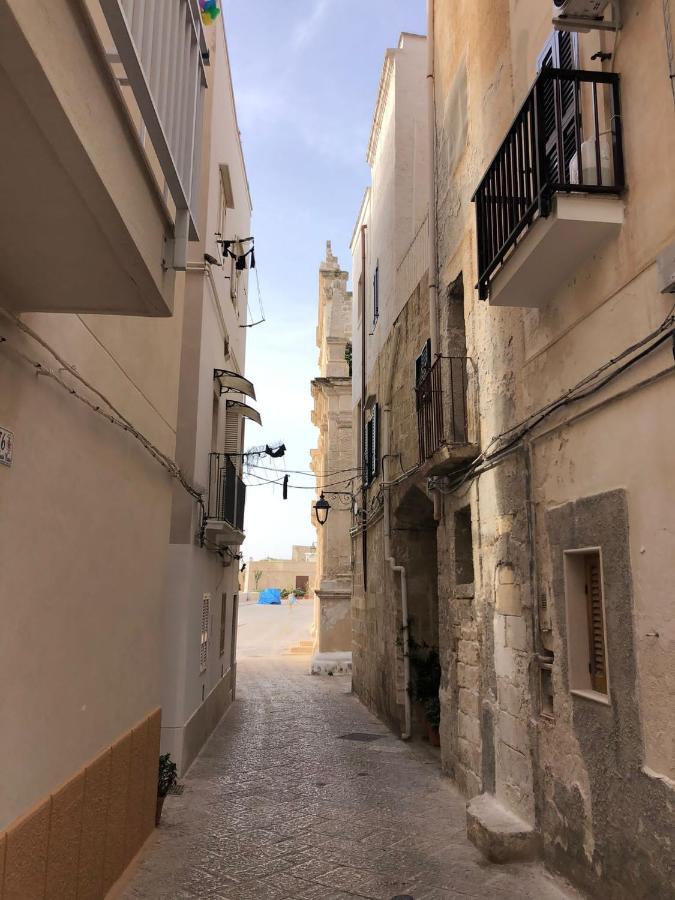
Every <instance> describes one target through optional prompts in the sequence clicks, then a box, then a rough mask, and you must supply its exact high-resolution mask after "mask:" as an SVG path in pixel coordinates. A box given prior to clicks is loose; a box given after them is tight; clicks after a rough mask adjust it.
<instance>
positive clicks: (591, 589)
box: [565, 548, 608, 697]
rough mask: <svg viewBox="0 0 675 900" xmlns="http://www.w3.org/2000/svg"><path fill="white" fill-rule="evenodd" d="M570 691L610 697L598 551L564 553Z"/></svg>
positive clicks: (600, 566) (600, 564)
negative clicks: (608, 695)
mask: <svg viewBox="0 0 675 900" xmlns="http://www.w3.org/2000/svg"><path fill="white" fill-rule="evenodd" d="M565 603H566V607H567V646H568V655H569V673H570V690H571V691H573V692H580V693H587V694H588V693H590V694H591V695H593V694H596V695H604V696H605V697H606V695H607V694H608V677H607V642H606V636H605V613H604V600H603V580H602V556H601V553H600V550H599V549H597V548H592V549H584V550H566V551H565Z"/></svg>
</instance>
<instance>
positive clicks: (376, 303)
mask: <svg viewBox="0 0 675 900" xmlns="http://www.w3.org/2000/svg"><path fill="white" fill-rule="evenodd" d="M379 316H380V263H379V260H378V263H377V265H376V266H375V274H374V275H373V326H374V325H375V324H376V323H377V320H378V318H379Z"/></svg>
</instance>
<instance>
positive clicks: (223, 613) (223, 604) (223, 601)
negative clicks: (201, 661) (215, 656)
mask: <svg viewBox="0 0 675 900" xmlns="http://www.w3.org/2000/svg"><path fill="white" fill-rule="evenodd" d="M226 624H227V594H221V595H220V641H219V642H218V652H219V655H220V656H222V655H223V653H224V652H225V625H226Z"/></svg>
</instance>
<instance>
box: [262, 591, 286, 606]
mask: <svg viewBox="0 0 675 900" xmlns="http://www.w3.org/2000/svg"><path fill="white" fill-rule="evenodd" d="M258 603H265V604H281V591H280V590H279V588H265V590H264V591H260V596H259V597H258Z"/></svg>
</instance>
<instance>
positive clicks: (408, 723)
mask: <svg viewBox="0 0 675 900" xmlns="http://www.w3.org/2000/svg"><path fill="white" fill-rule="evenodd" d="M394 330H395V338H394V352H393V353H392V355H391V363H390V369H389V382H388V384H387V396H386V398H385V402H384V406H383V410H382V413H383V415H382V419H383V421H382V426H383V427H382V431H383V435H382V476H383V485H384V559H385V562H386V563H387V564H388V565H389V567H390V568H391V571H392V572H393V573H394V574H395V575H398V576H399V577H400V579H401V637H402V643H403V711H404V720H403V731H402V732H401V740H403V741H408V740H410V738H411V737H412V704H411V699H410V624H409V621H408V573H407V572H406V568H405V566H402V565H399V564H398V563H397V562H396V559H395V557H394V555H393V553H392V551H391V486H390V479H389V477H388V475H389V460H390V459H391V453H390V446H391V395H392V381H393V376H394V363H395V360H396V359H397V358H398V344H399V338H400V323H398V322H397V323H396V324H395V325H394Z"/></svg>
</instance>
